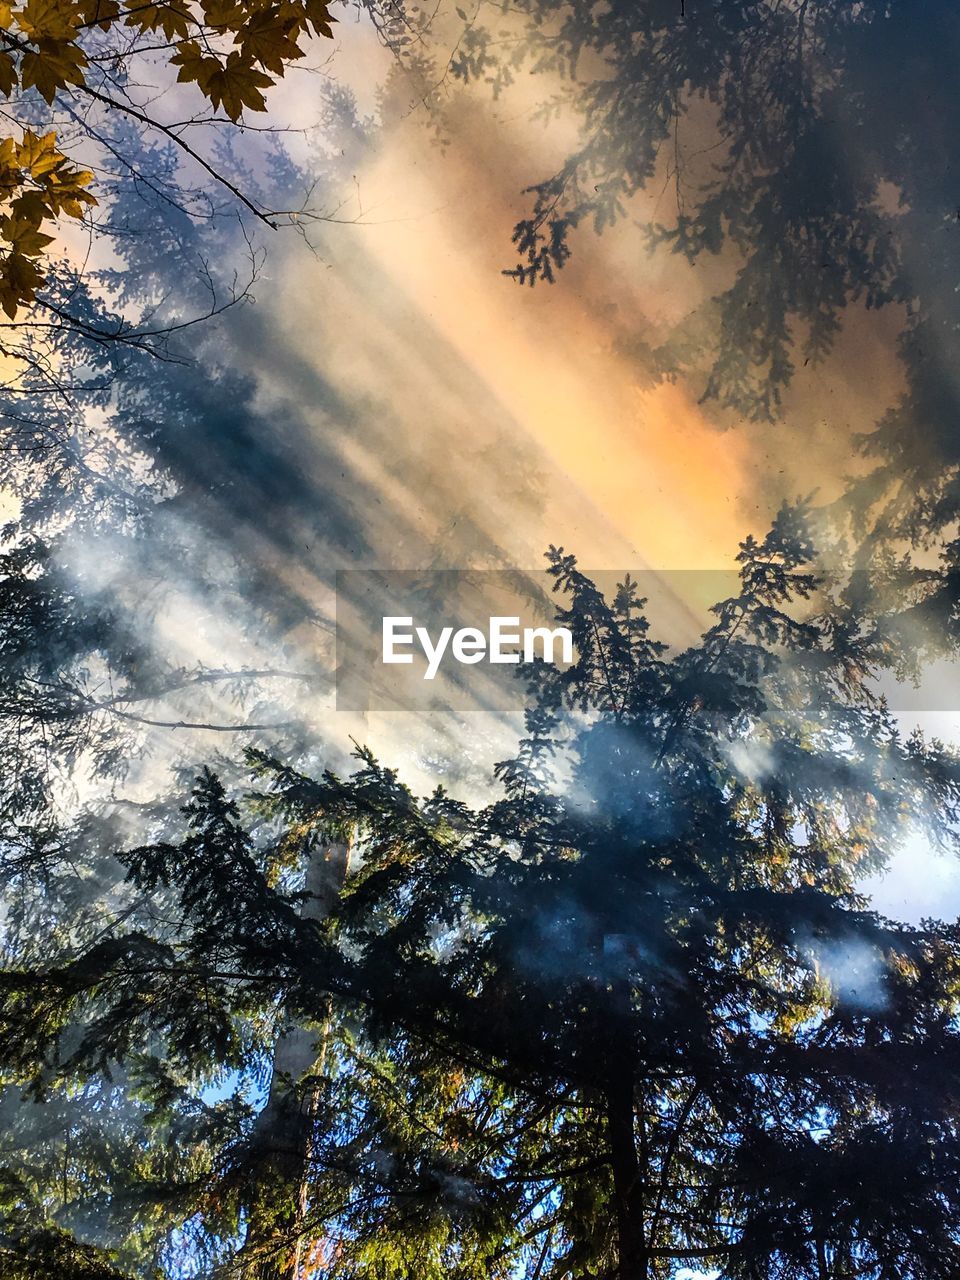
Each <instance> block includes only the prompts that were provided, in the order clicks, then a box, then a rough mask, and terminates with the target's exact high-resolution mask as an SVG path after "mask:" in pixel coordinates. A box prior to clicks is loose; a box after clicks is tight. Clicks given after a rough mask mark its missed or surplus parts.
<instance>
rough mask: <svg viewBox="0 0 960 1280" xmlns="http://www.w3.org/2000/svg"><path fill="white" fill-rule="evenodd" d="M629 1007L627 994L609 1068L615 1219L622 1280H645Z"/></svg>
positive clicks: (619, 1012)
mask: <svg viewBox="0 0 960 1280" xmlns="http://www.w3.org/2000/svg"><path fill="white" fill-rule="evenodd" d="M627 1003H628V997H627V996H626V993H623V994H622V995H621V999H620V1001H619V1004H620V1008H618V1010H617V1014H616V1015H615V1017H616V1018H617V1021H618V1022H621V1029H620V1031H619V1032H618V1033H617V1034H616V1035H615V1036H614V1037H613V1045H612V1052H611V1054H610V1059H609V1062H608V1065H607V1080H606V1088H605V1100H606V1113H607V1115H606V1119H607V1140H608V1143H609V1148H610V1164H611V1168H612V1170H613V1193H614V1202H615V1205H616V1216H617V1239H618V1254H619V1263H620V1265H619V1280H647V1275H648V1271H649V1263H650V1257H649V1252H648V1247H647V1239H646V1233H645V1231H644V1222H643V1214H644V1195H643V1185H644V1178H643V1169H642V1168H641V1166H640V1160H639V1159H638V1157H637V1141H636V1132H635V1112H634V1092H635V1085H636V1068H635V1054H634V1046H633V1041H632V1037H631V1035H630V1033H629V1030H628V1028H629V1020H628V1016H627V1008H626V1006H627ZM618 1015H619V1016H618Z"/></svg>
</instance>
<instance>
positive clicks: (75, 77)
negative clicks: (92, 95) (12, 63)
mask: <svg viewBox="0 0 960 1280" xmlns="http://www.w3.org/2000/svg"><path fill="white" fill-rule="evenodd" d="M37 44H38V46H39V48H38V52H37V53H32V52H31V53H25V54H24V55H23V61H22V62H21V63H20V83H21V84H22V85H23V87H24V89H30V88H33V87H35V88H36V90H37V92H38V93H39V94H40V96H41V97H42V98H43V99H44V100H45V101H46V102H47V103H49V105H50V106H53V100H54V98H55V97H56V96H57V90H58V89H62V88H63V87H64V86H65V85H68V84H83V83H84V75H83V68H84V67H85V66H86V65H87V56H86V54H85V53H84V52H83V50H82V49H81V48H79V47H78V46H77V45H75V44H64V43H62V42H61V41H57V40H39V41H38V42H37Z"/></svg>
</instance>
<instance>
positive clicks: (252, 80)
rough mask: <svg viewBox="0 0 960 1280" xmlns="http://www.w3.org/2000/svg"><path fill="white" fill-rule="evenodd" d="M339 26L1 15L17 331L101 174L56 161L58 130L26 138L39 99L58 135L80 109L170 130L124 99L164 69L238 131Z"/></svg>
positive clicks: (266, 9) (6, 240)
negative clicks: (132, 85) (63, 229)
mask: <svg viewBox="0 0 960 1280" xmlns="http://www.w3.org/2000/svg"><path fill="white" fill-rule="evenodd" d="M333 21H334V19H333V18H332V17H331V15H330V11H329V7H328V5H327V4H325V3H324V2H323V0H279V2H278V0H243V2H242V3H241V2H237V0H199V2H198V3H193V2H192V0H176V2H175V3H170V4H153V3H146V4H143V3H138V0H126V3H123V4H119V3H117V0H28V2H27V4H25V5H23V6H22V7H21V8H14V7H12V6H11V5H9V4H6V3H0V94H2V95H3V97H4V98H5V99H6V100H7V102H8V104H10V106H11V107H12V108H13V110H12V112H11V113H8V114H7V117H6V118H7V120H8V121H10V124H9V126H8V128H9V132H8V134H7V136H6V137H4V138H3V139H2V141H0V242H2V248H0V306H2V308H3V310H4V312H5V313H6V315H7V316H8V317H9V318H10V319H11V320H14V319H16V318H17V316H18V314H20V312H21V309H22V308H23V307H24V306H26V305H28V304H30V303H32V302H34V301H35V300H36V297H37V291H38V289H40V288H41V286H42V285H43V282H44V274H43V269H42V266H41V260H42V258H43V256H44V253H45V251H46V250H47V248H48V246H49V245H50V244H51V243H52V241H53V239H54V237H53V236H52V235H51V234H50V232H51V231H52V230H53V229H54V226H55V224H56V222H57V220H58V219H60V218H61V217H63V216H66V217H68V218H76V219H80V218H83V216H84V214H85V213H87V212H88V211H89V210H90V209H91V207H92V206H94V205H96V204H97V199H96V197H95V195H94V194H93V193H92V191H91V190H90V187H91V185H92V184H93V183H94V173H93V172H92V171H91V170H90V169H89V168H86V167H82V166H79V165H75V164H73V163H72V162H71V161H70V160H69V159H68V158H67V156H66V155H64V154H62V153H61V152H60V150H58V133H57V129H56V128H55V127H51V128H50V129H48V130H41V131H40V132H37V131H36V130H35V129H33V128H30V127H29V126H27V125H24V126H23V127H21V126H20V124H19V119H20V116H21V115H22V114H24V113H27V114H28V117H29V118H30V120H31V123H32V122H34V121H35V118H36V112H37V108H38V107H40V103H39V102H38V101H37V96H39V98H40V99H42V101H43V103H44V104H46V108H47V109H48V111H49V123H50V125H54V124H55V120H54V118H53V117H54V113H55V111H56V110H58V109H59V108H61V107H62V108H63V109H64V111H65V113H66V115H67V116H68V118H70V119H71V120H73V121H74V122H77V121H78V120H80V119H81V114H80V113H81V109H84V110H85V109H86V108H87V107H88V106H89V107H93V106H94V105H95V104H96V105H98V109H106V110H113V111H117V112H120V113H123V114H125V115H127V116H130V117H133V118H134V119H136V120H137V121H138V122H139V123H141V124H143V125H146V126H148V127H149V126H150V125H152V124H154V123H157V125H158V127H159V128H161V129H164V125H163V124H162V123H159V122H155V121H154V119H153V118H152V117H151V116H150V115H148V114H147V112H146V110H145V109H144V108H142V107H141V106H140V105H138V104H137V102H136V99H135V98H134V97H133V96H132V95H130V94H129V92H128V90H127V85H128V84H129V81H130V72H131V68H132V66H133V64H134V62H135V61H136V60H137V59H140V60H142V61H144V62H146V60H148V59H154V60H155V59H156V58H158V57H159V58H160V59H162V60H165V61H166V62H167V63H168V64H170V65H172V66H173V67H175V68H176V69H177V80H178V81H179V82H181V83H184V84H188V85H192V86H195V88H196V89H197V90H199V92H200V94H201V95H202V97H203V98H204V99H206V102H207V103H209V105H210V106H211V107H212V108H213V109H214V111H215V112H222V113H223V117H224V118H228V119H229V120H230V121H232V122H234V123H236V122H238V121H239V120H240V119H241V117H242V115H243V113H244V111H265V110H266V105H267V104H266V98H265V96H264V95H265V92H266V91H267V90H268V89H269V88H270V87H271V86H272V85H273V84H275V83H276V81H277V80H278V79H280V78H281V77H282V76H283V74H284V71H285V69H286V67H287V65H288V64H290V63H291V62H294V61H296V60H298V59H300V58H302V57H304V53H305V50H304V47H303V44H304V41H305V40H306V39H307V38H309V37H310V36H312V35H315V36H325V37H330V36H332V27H331V23H332V22H333ZM104 66H108V67H110V68H111V70H112V73H113V74H112V75H111V77H110V79H109V80H106V79H105V78H104V77H103V76H102V75H99V74H98V75H97V76H94V75H93V71H94V69H95V68H97V69H99V68H103V67H104ZM41 110H43V109H42V108H41ZM83 118H84V119H86V117H83Z"/></svg>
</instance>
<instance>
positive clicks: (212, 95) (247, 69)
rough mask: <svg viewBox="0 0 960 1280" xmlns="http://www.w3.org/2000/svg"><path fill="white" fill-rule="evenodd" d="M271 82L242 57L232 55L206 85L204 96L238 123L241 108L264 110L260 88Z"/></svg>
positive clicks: (263, 100)
mask: <svg viewBox="0 0 960 1280" xmlns="http://www.w3.org/2000/svg"><path fill="white" fill-rule="evenodd" d="M273 83H274V82H273V80H272V79H271V77H270V76H268V75H265V74H264V73H263V72H262V71H257V69H256V68H255V67H254V66H253V65H252V64H251V63H250V61H249V59H247V58H244V57H243V56H242V54H239V53H231V54H230V55H229V57H228V58H227V61H226V65H224V66H222V67H221V68H220V69H219V70H218V71H217V72H216V73H215V74H214V75H212V76H211V77H210V79H209V81H208V82H207V87H206V89H205V93H206V95H207V97H208V98H209V99H210V101H211V102H212V103H213V105H214V106H215V107H221V106H222V107H223V109H224V111H225V112H226V113H227V115H228V116H229V117H230V119H231V120H239V119H240V117H241V115H242V114H243V111H244V108H245V107H249V109H250V110H251V111H266V109H267V103H266V99H265V98H264V96H263V94H262V93H261V92H260V90H261V89H267V88H269V87H270V85H272V84H273Z"/></svg>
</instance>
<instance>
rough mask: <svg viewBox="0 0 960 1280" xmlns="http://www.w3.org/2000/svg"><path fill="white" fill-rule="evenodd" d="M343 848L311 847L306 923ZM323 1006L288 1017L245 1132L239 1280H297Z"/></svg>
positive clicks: (323, 1038)
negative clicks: (264, 1092) (247, 1175)
mask: <svg viewBox="0 0 960 1280" xmlns="http://www.w3.org/2000/svg"><path fill="white" fill-rule="evenodd" d="M349 863H350V845H349V843H348V842H347V841H337V842H333V843H330V844H327V845H323V846H320V847H318V848H316V849H314V850H313V851H312V853H311V855H310V858H309V861H308V863H307V868H306V880H305V885H304V888H305V889H306V891H307V893H309V894H310V897H309V898H308V899H307V901H306V903H305V904H304V907H303V913H302V914H303V917H304V919H307V920H323V919H325V918H326V917H327V916H328V915H329V914H330V912H331V911H332V910H333V908H334V906H335V905H336V902H337V900H338V898H339V896H340V892H341V890H342V889H343V885H344V882H345V880H346V877H347V872H348V869H349ZM330 1013H331V1009H330V1004H329V1001H328V1004H327V1014H326V1017H325V1018H324V1019H323V1021H322V1022H319V1023H312V1024H310V1025H304V1024H302V1023H297V1022H294V1021H290V1022H288V1023H287V1025H286V1026H285V1027H284V1029H283V1031H282V1032H281V1034H280V1038H279V1039H278V1041H277V1044H276V1048H275V1049H274V1055H273V1067H272V1073H271V1079H270V1092H269V1094H268V1096H267V1101H266V1104H265V1106H264V1108H263V1110H262V1111H261V1112H260V1114H259V1116H258V1117H257V1121H256V1124H255V1126H254V1131H253V1137H252V1144H251V1145H252V1150H253V1153H254V1161H255V1165H254V1170H253V1177H252V1181H253V1186H254V1190H253V1194H252V1196H251V1199H250V1204H249V1208H248V1220H247V1234H246V1239H245V1241H244V1244H243V1248H242V1249H241V1251H240V1259H239V1261H240V1275H241V1276H242V1277H243V1280H296V1278H297V1276H298V1274H299V1271H300V1262H301V1253H302V1250H303V1237H302V1226H303V1220H304V1215H305V1213H306V1208H307V1196H308V1191H309V1172H310V1158H311V1144H312V1137H313V1127H314V1122H315V1119H316V1114H317V1105H318V1103H319V1098H320V1091H319V1087H318V1077H319V1076H320V1075H321V1074H322V1073H323V1068H324V1059H325V1057H326V1049H327V1039H328V1037H329V1029H330Z"/></svg>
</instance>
